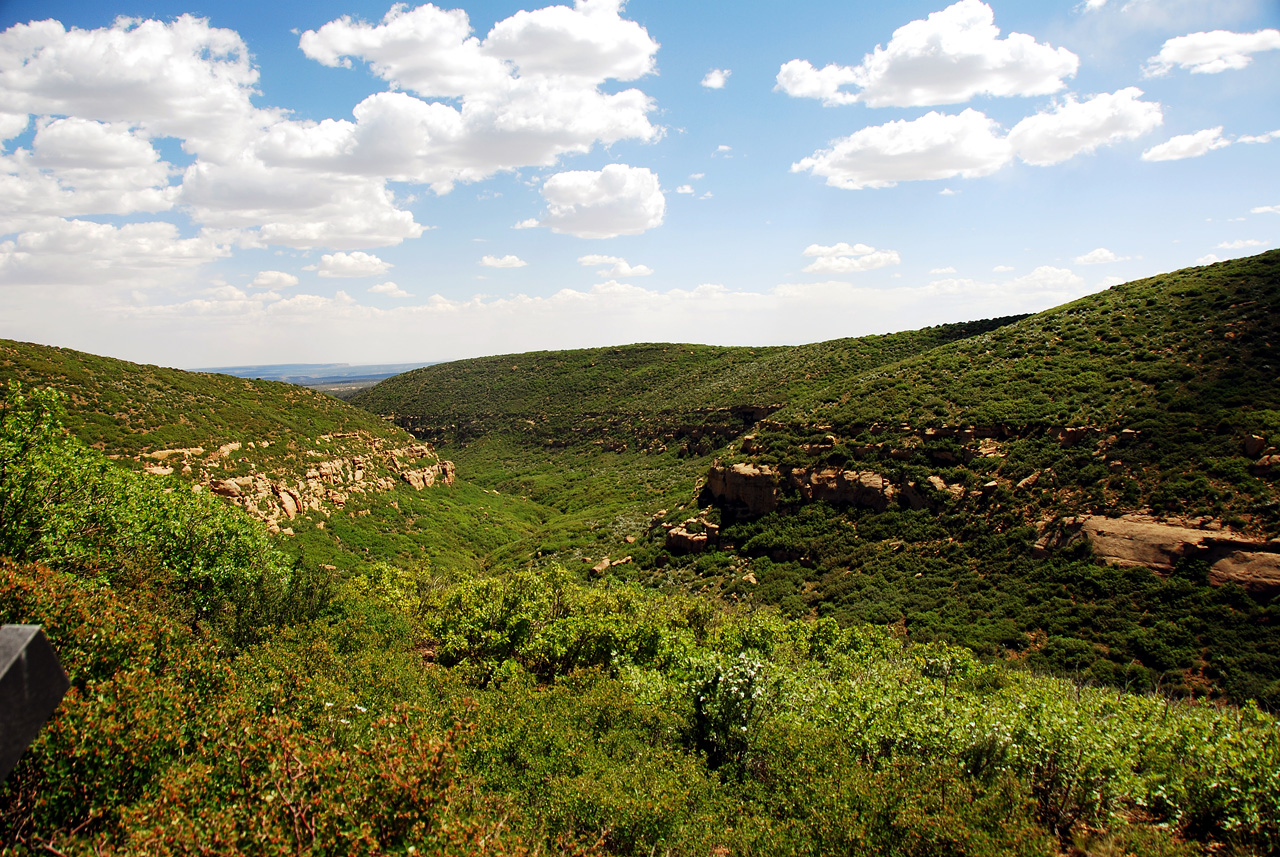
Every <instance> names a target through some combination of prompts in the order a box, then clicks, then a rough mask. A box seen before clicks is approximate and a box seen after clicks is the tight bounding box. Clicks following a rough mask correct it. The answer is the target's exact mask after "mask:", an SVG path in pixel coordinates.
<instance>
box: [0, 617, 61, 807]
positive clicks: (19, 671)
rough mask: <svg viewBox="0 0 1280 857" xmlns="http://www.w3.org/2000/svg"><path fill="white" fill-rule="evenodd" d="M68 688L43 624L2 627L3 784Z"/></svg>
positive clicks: (0, 734) (0, 766) (0, 740)
mask: <svg viewBox="0 0 1280 857" xmlns="http://www.w3.org/2000/svg"><path fill="white" fill-rule="evenodd" d="M70 686H71V682H69V681H68V680H67V674H66V673H65V672H63V671H62V664H61V663H60V662H59V661H58V655H57V653H56V652H54V650H53V646H51V645H49V640H48V639H47V638H46V637H45V635H44V630H43V629H42V628H41V627H40V626H39V625H4V626H0V782H3V781H4V779H5V778H6V777H8V776H9V772H10V771H12V770H13V766H14V765H16V764H17V763H18V758H19V757H21V756H22V754H23V752H24V751H25V750H26V749H27V747H28V746H30V744H31V742H32V741H34V740H35V738H36V735H38V734H39V733H40V727H42V726H44V724H45V721H46V720H48V719H49V717H50V716H51V715H52V714H53V712H54V711H55V710H56V709H57V707H58V703H59V702H61V701H62V695H63V694H65V693H66V692H67V688H68V687H70Z"/></svg>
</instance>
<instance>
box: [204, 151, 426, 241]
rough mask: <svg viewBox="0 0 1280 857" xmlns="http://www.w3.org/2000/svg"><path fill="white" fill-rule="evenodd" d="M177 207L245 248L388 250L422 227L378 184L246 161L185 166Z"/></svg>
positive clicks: (374, 180) (376, 180)
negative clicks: (237, 237) (237, 234)
mask: <svg viewBox="0 0 1280 857" xmlns="http://www.w3.org/2000/svg"><path fill="white" fill-rule="evenodd" d="M180 201H181V202H182V203H184V204H185V205H187V206H188V207H189V210H190V211H191V213H192V216H193V217H194V218H195V219H196V220H197V221H198V222H200V223H204V224H207V225H209V226H213V227H216V228H221V229H235V230H244V231H245V235H244V237H243V239H242V243H244V244H246V245H249V246H262V245H266V244H279V245H283V246H286V247H294V248H298V249H311V248H333V249H340V250H349V249H355V248H358V247H387V246H392V245H395V244H399V243H400V242H401V241H403V240H404V239H406V238H417V237H418V236H420V235H421V234H422V233H423V231H424V229H425V228H426V227H424V226H423V225H422V224H420V223H418V222H417V221H415V220H414V217H413V214H412V213H411V212H409V211H404V210H402V209H401V208H400V207H399V205H398V204H397V200H396V198H395V194H393V193H392V192H391V190H390V189H389V188H388V187H387V186H386V182H385V181H384V180H382V179H380V178H375V177H369V176H344V175H341V174H336V173H324V172H320V173H317V172H315V171H309V170H305V169H291V168H287V167H270V166H268V165H267V164H265V163H263V162H262V161H260V160H258V159H256V158H252V157H244V158H240V159H237V160H236V161H234V162H232V163H229V164H217V163H210V162H204V161H197V162H196V163H194V164H192V165H191V166H189V167H187V169H186V170H185V172H184V174H183V179H182V192H181V196H180Z"/></svg>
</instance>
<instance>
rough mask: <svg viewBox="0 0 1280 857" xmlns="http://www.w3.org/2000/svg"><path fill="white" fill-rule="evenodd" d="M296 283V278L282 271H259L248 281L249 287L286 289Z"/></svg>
mask: <svg viewBox="0 0 1280 857" xmlns="http://www.w3.org/2000/svg"><path fill="white" fill-rule="evenodd" d="M296 285H298V278H297V277H295V276H294V275H293V274H289V273H286V272H284V271H259V272H258V275H257V276H256V277H254V278H253V282H251V283H249V288H251V289H287V288H289V287H290V286H296Z"/></svg>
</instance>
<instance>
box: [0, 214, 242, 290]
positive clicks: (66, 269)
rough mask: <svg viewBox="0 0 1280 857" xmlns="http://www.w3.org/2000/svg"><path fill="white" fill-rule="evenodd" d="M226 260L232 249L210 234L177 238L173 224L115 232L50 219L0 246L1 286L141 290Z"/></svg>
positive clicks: (104, 226)
mask: <svg viewBox="0 0 1280 857" xmlns="http://www.w3.org/2000/svg"><path fill="white" fill-rule="evenodd" d="M228 255H230V249H229V248H228V247H226V246H225V245H223V244H220V243H219V242H217V241H216V240H214V239H213V238H211V237H210V236H208V235H205V234H202V235H199V236H197V237H194V238H181V237H179V232H178V228H177V227H176V226H174V225H173V224H172V223H127V224H125V225H123V226H118V227H117V226H112V225H110V224H106V223H92V222H89V221H86V220H63V219H61V218H46V219H42V220H40V221H39V222H38V223H35V224H33V225H32V228H30V229H28V230H27V231H24V232H21V233H20V234H18V236H17V237H16V238H14V239H13V240H11V241H3V242H0V286H3V285H15V286H33V285H75V284H88V285H94V286H106V285H128V286H131V287H134V288H142V287H147V286H154V285H162V284H167V283H173V282H175V281H178V280H180V279H183V278H186V277H189V276H190V274H191V272H192V270H193V269H195V268H198V267H200V266H201V265H204V264H206V263H208V262H212V261H214V260H215V259H219V258H222V257H224V256H228Z"/></svg>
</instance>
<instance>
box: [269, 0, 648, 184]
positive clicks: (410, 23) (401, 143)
mask: <svg viewBox="0 0 1280 857" xmlns="http://www.w3.org/2000/svg"><path fill="white" fill-rule="evenodd" d="M619 11H620V4H619V3H618V2H616V0H579V2H578V3H577V4H576V6H575V7H574V8H572V9H570V8H569V7H566V6H550V7H547V8H544V9H538V10H534V11H520V12H517V13H516V14H515V15H512V16H511V17H510V18H507V19H505V20H502V21H499V22H498V23H497V24H495V25H494V27H493V29H492V30H490V32H489V34H488V36H487V37H486V38H485V39H484V40H483V41H481V40H479V39H477V38H476V37H474V36H472V35H471V25H470V21H469V19H468V17H467V14H466V13H465V12H464V11H462V10H444V9H439V8H437V7H435V6H433V5H431V4H425V5H422V6H418V7H416V8H409V7H407V6H404V5H400V4H397V5H395V6H393V7H392V8H391V10H390V11H389V12H388V13H387V14H386V16H385V17H384V18H383V20H382V22H381V23H379V24H368V23H365V22H360V21H354V20H352V19H350V18H345V17H344V18H340V19H337V20H334V21H330V22H329V23H327V24H325V25H324V26H322V27H321V28H320V29H318V30H308V31H307V32H305V33H303V34H302V36H301V38H300V40H299V46H300V47H301V48H302V51H303V53H305V54H306V55H307V56H309V57H311V58H312V59H314V60H316V61H317V62H320V63H323V64H325V65H330V66H350V65H351V60H352V59H360V60H364V61H366V62H368V63H369V66H370V69H371V70H372V71H373V73H374V74H376V75H377V76H379V77H381V78H383V79H384V80H386V81H387V82H388V83H390V84H391V85H392V86H393V87H395V88H397V89H401V90H405V92H387V93H378V94H377V95H375V96H371V97H370V98H369V99H366V101H365V102H363V103H362V104H361V105H360V106H358V107H357V108H356V110H355V111H354V112H355V115H356V122H355V123H351V122H345V121H344V122H321V123H311V124H303V125H300V126H299V127H297V128H293V129H291V139H289V140H288V141H286V142H287V145H284V146H282V147H281V151H291V150H293V149H294V148H295V147H296V146H297V145H298V144H299V141H301V145H302V147H303V149H304V151H305V150H306V149H308V148H313V149H314V152H315V157H317V158H319V159H321V160H328V161H333V160H337V161H349V162H352V163H353V164H354V165H359V164H368V163H387V164H389V165H390V166H389V170H390V173H392V174H395V175H397V176H399V177H400V178H399V180H404V181H416V182H422V183H430V184H431V185H432V187H433V188H434V189H436V190H437V192H446V191H447V190H448V189H449V188H450V187H451V186H452V183H453V182H455V181H476V180H479V179H481V178H484V177H486V176H488V175H492V174H493V173H494V172H497V171H500V170H509V169H515V168H517V167H521V166H531V165H537V166H550V165H552V164H554V163H555V162H556V160H557V158H559V157H560V156H561V155H563V154H566V153H570V152H586V151H589V150H590V149H591V147H592V146H593V145H595V144H596V143H597V142H599V143H604V144H606V145H607V144H610V143H614V142H617V141H618V140H623V139H639V140H655V139H657V138H658V137H659V136H661V130H660V129H659V128H657V127H656V126H654V125H652V124H651V123H650V122H649V119H648V114H649V112H651V111H652V110H653V109H654V104H653V101H652V99H650V98H649V97H648V96H646V95H645V94H644V93H643V92H641V91H639V90H637V89H626V90H623V91H620V92H616V93H607V92H605V91H603V90H602V89H601V84H603V83H605V82H606V81H607V80H610V79H613V80H622V81H629V80H634V79H636V78H639V77H641V76H643V75H645V74H648V73H650V72H651V71H653V68H654V55H655V54H656V52H657V50H658V44H657V42H655V41H653V39H651V38H650V37H649V35H648V33H647V32H646V31H645V30H644V28H643V27H641V26H640V25H639V24H637V23H636V22H634V21H628V20H625V19H623V18H621V17H620V16H619ZM409 92H412V93H415V94H416V95H417V96H419V97H418V98H415V97H413V96H412V95H409V94H407V93H409ZM431 98H445V99H460V102H461V103H460V104H459V105H457V106H454V105H453V104H447V103H444V102H440V101H434V102H427V101H424V100H423V99H431ZM353 168H354V167H353Z"/></svg>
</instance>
